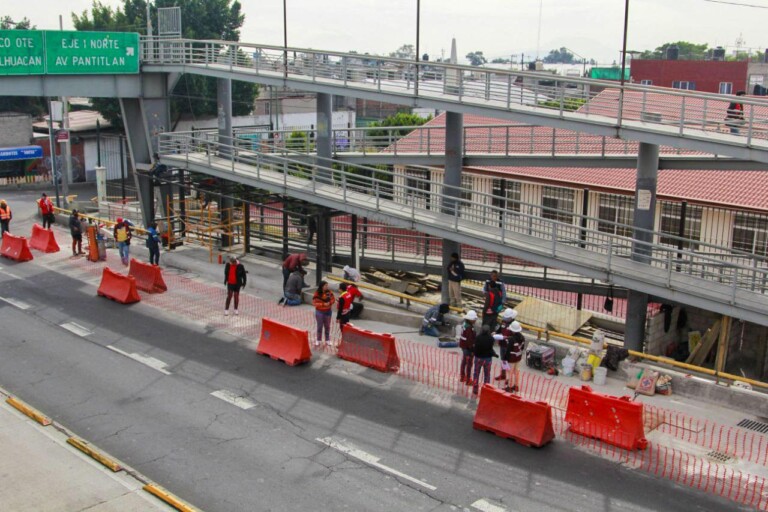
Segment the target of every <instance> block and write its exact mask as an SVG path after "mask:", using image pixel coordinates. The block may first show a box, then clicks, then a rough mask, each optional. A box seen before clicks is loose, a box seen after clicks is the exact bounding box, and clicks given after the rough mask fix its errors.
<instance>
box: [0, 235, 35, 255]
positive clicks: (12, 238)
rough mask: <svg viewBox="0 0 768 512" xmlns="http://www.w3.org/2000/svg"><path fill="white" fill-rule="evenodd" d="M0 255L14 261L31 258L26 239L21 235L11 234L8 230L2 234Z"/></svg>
mask: <svg viewBox="0 0 768 512" xmlns="http://www.w3.org/2000/svg"><path fill="white" fill-rule="evenodd" d="M0 255H2V256H3V257H5V258H8V259H12V260H15V261H30V260H32V259H33V256H32V253H31V252H30V250H29V246H28V245H27V239H26V238H24V237H23V236H16V235H12V234H10V233H8V232H5V233H4V234H3V243H2V245H0Z"/></svg>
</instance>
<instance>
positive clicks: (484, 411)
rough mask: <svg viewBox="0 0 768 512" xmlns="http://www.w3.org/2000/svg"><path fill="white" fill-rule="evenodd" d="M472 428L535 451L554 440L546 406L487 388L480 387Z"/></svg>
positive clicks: (549, 411)
mask: <svg viewBox="0 0 768 512" xmlns="http://www.w3.org/2000/svg"><path fill="white" fill-rule="evenodd" d="M472 426H473V427H474V428H476V429H477V430H486V431H488V432H493V433H494V434H496V435H497V436H499V437H504V438H507V439H514V440H515V441H517V442H518V443H520V444H522V445H525V446H535V447H536V448H541V447H542V446H544V445H545V444H547V443H549V442H550V441H552V440H553V439H554V438H555V430H554V428H553V427H552V407H550V405H549V404H547V403H545V402H531V401H528V400H524V399H522V398H520V397H519V396H517V395H513V394H511V393H505V392H504V391H502V390H500V389H497V388H495V387H493V386H491V385H490V384H486V385H485V386H483V389H482V392H481V393H480V403H479V404H478V405H477V411H476V412H475V420H474V421H473V422H472Z"/></svg>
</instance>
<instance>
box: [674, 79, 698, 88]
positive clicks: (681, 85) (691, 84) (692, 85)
mask: <svg viewBox="0 0 768 512" xmlns="http://www.w3.org/2000/svg"><path fill="white" fill-rule="evenodd" d="M672 88H673V89H684V90H688V91H695V90H696V82H687V81H680V80H675V81H674V82H672Z"/></svg>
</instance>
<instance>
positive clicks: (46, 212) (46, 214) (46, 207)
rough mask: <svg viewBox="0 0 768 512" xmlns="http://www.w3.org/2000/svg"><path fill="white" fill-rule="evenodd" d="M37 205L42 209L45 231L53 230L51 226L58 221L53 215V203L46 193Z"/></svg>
mask: <svg viewBox="0 0 768 512" xmlns="http://www.w3.org/2000/svg"><path fill="white" fill-rule="evenodd" d="M37 205H38V206H39V207H40V214H41V215H42V216H43V229H51V226H52V225H53V222H54V221H55V220H56V219H55V217H54V215H53V203H52V202H51V199H50V198H49V197H48V196H47V195H46V194H45V192H43V195H42V196H41V197H40V199H38V200H37Z"/></svg>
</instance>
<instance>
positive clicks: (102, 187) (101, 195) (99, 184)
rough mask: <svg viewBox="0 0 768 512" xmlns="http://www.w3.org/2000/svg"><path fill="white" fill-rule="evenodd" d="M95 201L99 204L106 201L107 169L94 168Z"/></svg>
mask: <svg viewBox="0 0 768 512" xmlns="http://www.w3.org/2000/svg"><path fill="white" fill-rule="evenodd" d="M96 200H97V201H98V203H99V204H101V203H103V202H106V200H107V168H106V167H96Z"/></svg>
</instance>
